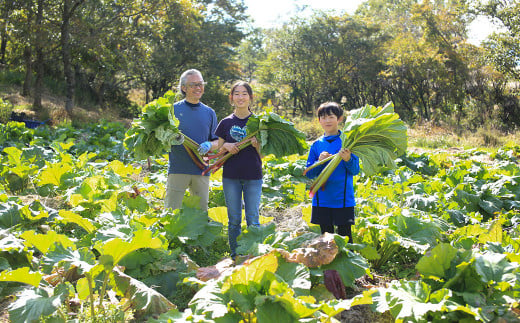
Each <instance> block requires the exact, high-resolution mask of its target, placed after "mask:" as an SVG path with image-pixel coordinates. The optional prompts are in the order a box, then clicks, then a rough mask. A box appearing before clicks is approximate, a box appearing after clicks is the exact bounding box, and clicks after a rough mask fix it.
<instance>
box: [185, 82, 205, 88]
mask: <svg viewBox="0 0 520 323" xmlns="http://www.w3.org/2000/svg"><path fill="white" fill-rule="evenodd" d="M204 85H206V82H198V83H188V87H189V88H191V89H194V88H196V87H199V88H203V87H204Z"/></svg>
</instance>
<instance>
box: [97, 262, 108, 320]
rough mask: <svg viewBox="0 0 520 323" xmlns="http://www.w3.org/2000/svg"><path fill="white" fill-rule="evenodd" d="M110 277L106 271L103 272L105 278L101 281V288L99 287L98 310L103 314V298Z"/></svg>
mask: <svg viewBox="0 0 520 323" xmlns="http://www.w3.org/2000/svg"><path fill="white" fill-rule="evenodd" d="M109 276H110V274H109V272H108V271H105V278H104V279H103V286H102V287H101V293H100V294H99V308H100V309H101V311H102V312H103V313H105V309H104V308H103V298H104V297H105V292H106V290H107V284H108V277H109Z"/></svg>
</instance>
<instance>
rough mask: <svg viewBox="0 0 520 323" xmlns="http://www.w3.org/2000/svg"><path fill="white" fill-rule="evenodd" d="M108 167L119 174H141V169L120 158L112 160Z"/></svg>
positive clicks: (126, 175)
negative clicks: (124, 162)
mask: <svg viewBox="0 0 520 323" xmlns="http://www.w3.org/2000/svg"><path fill="white" fill-rule="evenodd" d="M105 168H106V169H111V170H112V171H114V173H116V174H117V175H119V176H122V177H128V176H131V175H132V174H139V173H140V172H141V170H140V169H136V168H134V167H133V166H132V165H131V164H128V165H125V164H123V163H122V162H121V161H119V160H114V161H112V162H110V164H108V165H107V166H106V167H105Z"/></svg>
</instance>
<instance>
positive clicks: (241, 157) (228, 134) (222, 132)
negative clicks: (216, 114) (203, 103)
mask: <svg viewBox="0 0 520 323" xmlns="http://www.w3.org/2000/svg"><path fill="white" fill-rule="evenodd" d="M249 116H251V115H249ZM249 116H248V117H247V118H245V119H240V118H239V117H237V116H236V115H234V114H231V115H229V116H227V117H225V118H224V119H222V120H221V121H220V123H219V124H218V126H217V129H216V130H215V135H217V136H218V137H220V138H222V139H224V141H225V142H230V143H234V142H239V141H242V140H243V139H244V138H245V137H246V135H247V127H246V124H247V120H249ZM222 177H225V178H232V179H247V180H251V179H262V159H261V158H260V155H258V152H257V151H256V149H255V147H253V146H252V145H250V146H247V147H246V148H244V149H242V150H240V151H239V152H238V154H236V155H234V156H232V157H230V158H229V159H228V160H227V161H226V162H225V163H224V166H223V173H222Z"/></svg>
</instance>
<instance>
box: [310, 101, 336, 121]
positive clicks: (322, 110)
mask: <svg viewBox="0 0 520 323" xmlns="http://www.w3.org/2000/svg"><path fill="white" fill-rule="evenodd" d="M316 112H317V114H318V119H319V118H321V117H324V116H330V115H332V114H334V115H335V116H336V117H338V119H339V118H340V117H341V116H343V109H342V108H341V106H340V105H339V104H338V103H336V102H325V103H322V104H321V105H320V106H319V107H318V110H316Z"/></svg>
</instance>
